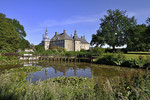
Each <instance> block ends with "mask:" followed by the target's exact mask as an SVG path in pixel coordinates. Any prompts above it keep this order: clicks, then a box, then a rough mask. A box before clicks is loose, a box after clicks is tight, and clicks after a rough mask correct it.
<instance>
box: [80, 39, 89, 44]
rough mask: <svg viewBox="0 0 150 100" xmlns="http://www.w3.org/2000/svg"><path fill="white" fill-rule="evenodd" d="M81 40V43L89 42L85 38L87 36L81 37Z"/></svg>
mask: <svg viewBox="0 0 150 100" xmlns="http://www.w3.org/2000/svg"><path fill="white" fill-rule="evenodd" d="M80 40H81V43H83V44H89V43H88V42H87V41H86V40H85V38H80Z"/></svg>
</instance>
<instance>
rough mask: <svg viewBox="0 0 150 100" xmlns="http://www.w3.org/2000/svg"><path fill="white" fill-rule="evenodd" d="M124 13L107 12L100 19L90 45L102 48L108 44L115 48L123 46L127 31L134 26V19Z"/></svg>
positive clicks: (125, 41)
mask: <svg viewBox="0 0 150 100" xmlns="http://www.w3.org/2000/svg"><path fill="white" fill-rule="evenodd" d="M125 13H126V11H120V10H118V9H117V10H107V14H108V15H104V18H101V19H100V21H101V24H100V28H99V30H98V31H97V33H96V35H94V34H93V35H92V41H91V45H95V44H96V46H102V45H104V44H108V45H109V46H111V47H113V49H115V47H117V46H123V45H125V44H126V43H127V31H128V29H130V28H131V27H132V26H135V25H136V20H135V19H134V17H132V18H128V16H127V15H125Z"/></svg>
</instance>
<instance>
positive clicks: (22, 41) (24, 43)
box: [19, 38, 30, 50]
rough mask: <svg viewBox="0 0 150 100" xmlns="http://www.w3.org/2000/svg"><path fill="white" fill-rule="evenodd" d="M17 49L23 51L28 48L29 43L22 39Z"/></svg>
mask: <svg viewBox="0 0 150 100" xmlns="http://www.w3.org/2000/svg"><path fill="white" fill-rule="evenodd" d="M19 48H20V49H21V50H24V49H25V48H30V43H29V41H28V40H26V39H24V38H22V39H21V41H20V43H19Z"/></svg>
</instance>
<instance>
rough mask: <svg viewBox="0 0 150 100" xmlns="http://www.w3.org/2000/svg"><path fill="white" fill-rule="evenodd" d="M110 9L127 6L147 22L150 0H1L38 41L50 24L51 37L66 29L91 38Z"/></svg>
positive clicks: (130, 13) (2, 6)
mask: <svg viewBox="0 0 150 100" xmlns="http://www.w3.org/2000/svg"><path fill="white" fill-rule="evenodd" d="M108 9H112V10H116V9H119V10H126V11H127V12H126V15H128V17H132V16H135V19H137V23H138V24H143V23H146V19H147V18H148V17H150V0H0V13H3V14H5V15H6V17H7V18H11V19H17V20H18V21H19V22H20V24H21V25H23V26H24V29H25V31H26V34H27V36H26V39H27V40H28V41H29V42H30V43H33V44H34V45H37V44H39V43H40V42H41V41H42V36H43V34H45V30H46V27H47V30H48V35H49V37H50V38H52V37H53V36H54V34H55V32H58V33H62V32H63V30H64V29H65V30H66V33H67V34H68V35H71V34H72V35H73V34H74V31H75V30H77V35H78V36H79V37H81V36H83V35H85V38H86V40H87V41H88V42H90V41H91V39H92V34H95V33H96V31H97V30H98V29H99V27H100V23H101V22H100V20H99V19H100V18H104V15H106V14H107V10H108Z"/></svg>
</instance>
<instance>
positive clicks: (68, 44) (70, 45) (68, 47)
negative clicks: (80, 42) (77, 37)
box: [64, 40, 74, 51]
mask: <svg viewBox="0 0 150 100" xmlns="http://www.w3.org/2000/svg"><path fill="white" fill-rule="evenodd" d="M64 45H65V47H64V48H65V49H66V51H74V45H73V41H72V40H65V43H64Z"/></svg>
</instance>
